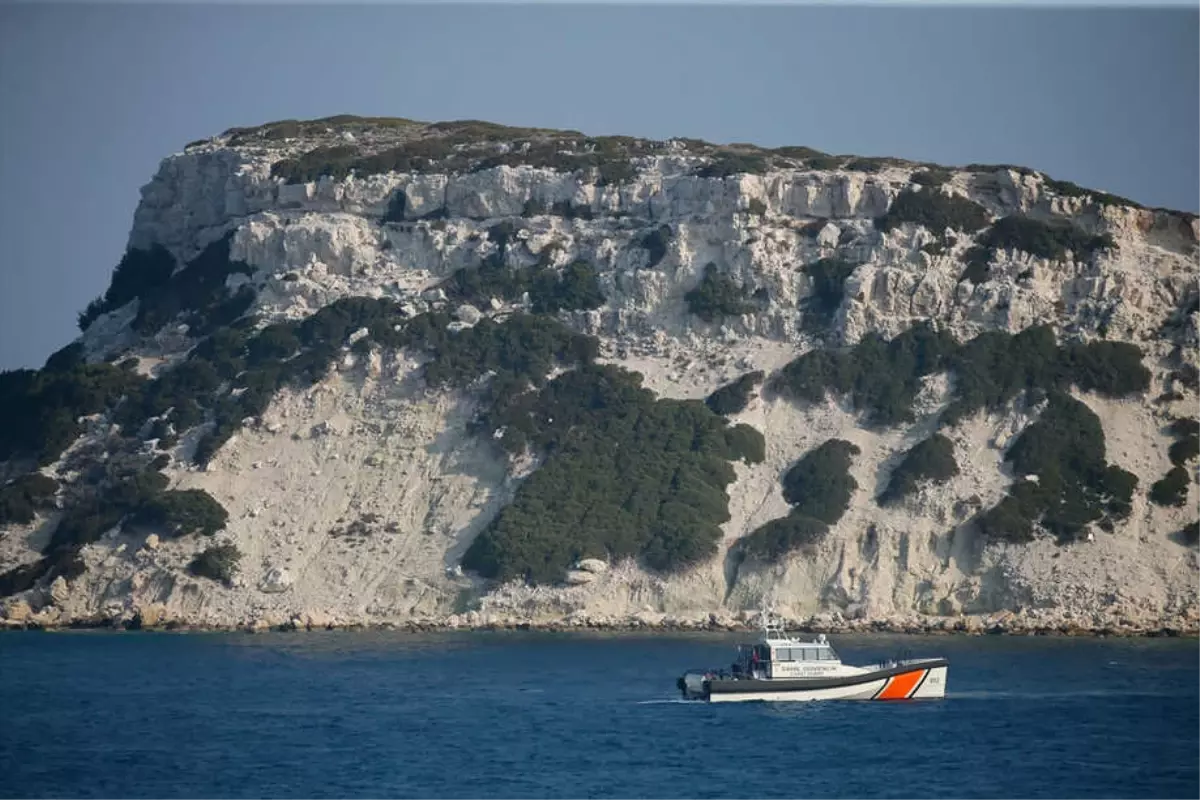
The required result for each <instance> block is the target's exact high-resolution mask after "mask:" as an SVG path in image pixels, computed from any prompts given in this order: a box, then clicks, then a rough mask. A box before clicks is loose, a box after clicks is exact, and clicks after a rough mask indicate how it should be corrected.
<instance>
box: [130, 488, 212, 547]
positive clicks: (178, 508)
mask: <svg viewBox="0 0 1200 800" xmlns="http://www.w3.org/2000/svg"><path fill="white" fill-rule="evenodd" d="M228 521H229V513H228V512H227V511H225V508H224V506H222V505H221V504H220V503H218V502H217V501H216V500H214V499H213V497H212V495H210V494H209V493H208V492H205V491H204V490H202V489H181V490H175V491H164V492H161V493H159V494H157V495H155V496H154V497H153V498H152V499H150V500H149V501H147V502H145V503H143V504H142V505H141V506H140V507H139V508H138V509H137V510H136V511H135V513H134V514H133V517H132V519H131V522H133V523H134V524H137V525H151V526H154V527H157V528H161V529H162V530H163V531H164V532H165V533H166V535H167V536H169V537H171V538H177V537H180V536H188V535H190V534H194V533H195V534H201V535H203V536H212V535H213V534H214V533H216V532H217V531H219V530H221V529H222V528H224V527H225V524H226V523H227V522H228Z"/></svg>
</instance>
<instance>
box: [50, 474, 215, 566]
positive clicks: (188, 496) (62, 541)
mask: <svg viewBox="0 0 1200 800" xmlns="http://www.w3.org/2000/svg"><path fill="white" fill-rule="evenodd" d="M227 519H228V514H227V513H226V511H225V509H224V508H223V507H222V506H221V504H220V503H218V502H217V501H216V500H214V499H213V498H212V497H211V496H210V495H209V494H208V493H207V492H205V491H203V490H201V489H186V490H182V491H168V490H167V479H166V477H165V476H163V475H162V474H161V473H159V472H157V471H155V470H154V469H143V470H141V471H140V472H134V473H133V474H130V475H128V476H126V477H124V478H121V479H119V480H117V481H116V482H115V483H112V484H111V485H108V486H102V487H99V488H97V489H94V490H92V491H90V492H89V493H87V494H85V495H84V496H83V497H82V498H80V499H78V500H77V501H76V502H75V503H74V504H73V505H72V506H71V507H70V508H68V509H67V510H66V513H65V514H64V515H63V517H62V519H61V520H60V521H59V523H58V526H57V527H56V528H55V529H54V533H53V534H51V537H50V541H49V542H48V543H47V545H46V548H45V550H44V553H45V554H46V555H47V556H54V557H57V556H55V554H61V553H63V552H67V551H70V550H71V549H72V548H78V547H81V546H83V545H86V544H90V543H92V542H95V541H98V540H99V539H100V537H101V536H103V535H104V534H105V533H106V532H107V531H109V530H111V529H112V528H115V527H117V526H119V525H124V524H126V523H129V524H134V525H151V526H156V527H158V528H160V529H161V532H162V533H163V534H164V535H165V536H168V537H180V536H187V535H190V534H194V533H199V534H204V535H211V534H212V533H215V532H216V531H218V530H220V529H221V528H222V527H224V525H225V522H226V521H227Z"/></svg>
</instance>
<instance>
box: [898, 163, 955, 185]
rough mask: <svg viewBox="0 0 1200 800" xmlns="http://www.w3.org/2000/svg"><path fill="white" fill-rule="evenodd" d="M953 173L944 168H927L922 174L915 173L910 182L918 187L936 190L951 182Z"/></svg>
mask: <svg viewBox="0 0 1200 800" xmlns="http://www.w3.org/2000/svg"><path fill="white" fill-rule="evenodd" d="M951 175H952V173H951V172H950V170H948V169H945V168H943V167H927V168H926V169H923V170H921V171H920V172H914V173H913V174H912V177H911V178H909V180H910V181H912V182H913V183H915V184H917V185H918V186H928V187H930V188H936V187H938V186H941V185H942V184H944V183H946V182H947V181H949V180H950V176H951Z"/></svg>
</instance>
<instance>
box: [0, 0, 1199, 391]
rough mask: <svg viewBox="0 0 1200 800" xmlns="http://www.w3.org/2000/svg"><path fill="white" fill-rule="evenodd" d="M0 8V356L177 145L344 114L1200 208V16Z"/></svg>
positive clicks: (60, 296)
mask: <svg viewBox="0 0 1200 800" xmlns="http://www.w3.org/2000/svg"><path fill="white" fill-rule="evenodd" d="M885 5H888V4H886V3H884V4H876V5H875V6H873V7H867V6H863V7H846V6H838V7H833V6H830V5H818V6H810V7H778V6H767V7H764V6H759V7H750V6H747V5H741V6H738V5H730V6H723V7H722V6H715V5H706V6H700V7H695V6H693V7H682V6H680V5H678V4H676V3H670V2H668V3H663V4H658V5H634V4H627V5H617V6H608V7H600V6H580V5H577V4H570V5H569V6H558V7H554V6H549V5H545V4H539V5H511V6H510V5H499V4H488V5H486V6H469V5H462V4H452V5H440V6H439V5H418V6H384V5H378V4H376V5H365V6H346V5H342V6H317V5H290V6H284V5H281V4H266V5H258V6H246V5H209V6H183V5H178V4H174V3H167V4H162V5H158V6H150V5H133V4H116V5H101V4H87V5H45V4H42V5H33V4H28V5H24V4H21V5H14V4H3V5H0V104H2V105H0V182H2V185H3V186H4V191H3V192H2V193H0V238H2V240H3V242H4V244H5V255H6V258H5V261H4V263H3V264H0V369H9V368H13V367H17V366H36V365H39V364H40V363H41V362H42V360H44V359H45V357H46V356H47V355H48V354H49V353H50V352H52V351H53V350H55V349H57V348H58V347H61V346H62V345H64V344H66V343H67V342H69V341H70V340H71V338H73V337H74V336H75V334H76V330H75V326H74V320H75V314H76V313H77V312H78V311H79V310H80V309H82V308H83V307H84V306H85V305H86V304H87V302H88V301H89V300H90V299H91V298H93V297H95V296H96V295H98V294H100V293H101V292H102V291H103V290H104V288H105V287H106V286H107V283H108V277H109V274H110V273H111V270H112V268H113V266H114V265H115V264H116V262H117V261H118V260H119V258H120V255H121V252H122V250H123V249H124V246H125V242H126V239H127V237H128V233H129V227H130V224H131V222H132V217H133V210H134V208H135V206H136V204H137V201H138V196H139V195H138V192H139V189H140V187H141V186H142V185H144V184H145V183H146V182H147V181H148V180H149V178H150V177H151V175H152V174H153V172H154V171H155V169H156V168H157V165H158V162H159V160H160V159H161V158H163V157H165V156H167V155H169V154H170V153H172V152H176V151H178V150H179V149H180V148H181V147H182V146H183V145H184V143H186V142H188V141H191V140H193V139H198V138H202V137H204V136H207V135H210V134H212V133H216V132H219V131H221V130H224V129H226V128H229V127H233V126H237V125H251V124H255V123H259V122H265V121H268V120H273V119H282V118H304V117H318V116H327V115H331V114H338V113H353V114H364V115H385V116H403V117H410V118H416V119H425V120H431V121H432V120H447V119H468V118H469V119H486V120H491V121H495V122H501V123H508V124H514V125H529V126H539V127H562V128H574V129H578V130H582V131H585V132H588V133H593V134H613V133H621V134H632V135H640V136H648V137H655V138H661V137H668V136H692V137H698V138H703V139H708V140H710V141H716V142H732V141H748V142H755V143H758V144H762V145H765V146H777V145H784V144H804V145H809V146H812V147H817V148H819V149H822V150H827V151H831V152H837V153H855V154H863V155H895V156H902V157H907V158H912V159H921V160H929V161H936V162H941V163H947V164H963V163H969V162H994V163H1015V164H1024V165H1028V166H1031V167H1035V168H1038V169H1042V170H1045V171H1047V172H1049V173H1050V174H1051V175H1053V176H1055V177H1057V178H1063V179H1067V180H1072V181H1075V182H1077V183H1080V184H1083V185H1086V186H1090V187H1095V188H1101V189H1105V190H1107V191H1111V192H1115V193H1116V194H1120V195H1124V196H1128V197H1131V198H1134V199H1136V200H1139V201H1141V202H1144V203H1147V204H1150V205H1162V206H1168V207H1173V208H1180V209H1186V210H1191V211H1195V210H1197V206H1198V198H1197V186H1198V184H1200V153H1198V142H1200V105H1198V102H1200V101H1198V98H1200V75H1198V70H1197V64H1198V63H1200V47H1198V44H1197V43H1198V41H1200V12H1197V10H1196V8H1195V4H1194V3H1193V4H1191V7H1190V8H1183V9H1173V10H1164V9H1158V10H1155V9H1134V8H1126V9H1098V8H1090V9H1070V10H1068V9H1056V10H1045V9H1031V8H941V7H938V5H940V4H927V5H925V6H915V5H914V6H911V7H905V8H886V7H883V6H885Z"/></svg>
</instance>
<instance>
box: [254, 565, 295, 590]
mask: <svg viewBox="0 0 1200 800" xmlns="http://www.w3.org/2000/svg"><path fill="white" fill-rule="evenodd" d="M292 583H293V578H292V574H291V573H290V572H288V571H287V570H286V569H285V568H283V567H274V568H272V569H269V570H267V574H266V575H264V576H263V579H262V581H261V582H260V583H259V584H258V590H259V591H260V592H265V593H266V594H279V593H280V592H286V591H287V590H288V589H290V588H291V587H292Z"/></svg>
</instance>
